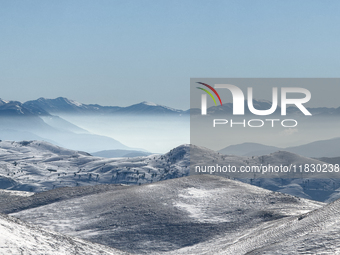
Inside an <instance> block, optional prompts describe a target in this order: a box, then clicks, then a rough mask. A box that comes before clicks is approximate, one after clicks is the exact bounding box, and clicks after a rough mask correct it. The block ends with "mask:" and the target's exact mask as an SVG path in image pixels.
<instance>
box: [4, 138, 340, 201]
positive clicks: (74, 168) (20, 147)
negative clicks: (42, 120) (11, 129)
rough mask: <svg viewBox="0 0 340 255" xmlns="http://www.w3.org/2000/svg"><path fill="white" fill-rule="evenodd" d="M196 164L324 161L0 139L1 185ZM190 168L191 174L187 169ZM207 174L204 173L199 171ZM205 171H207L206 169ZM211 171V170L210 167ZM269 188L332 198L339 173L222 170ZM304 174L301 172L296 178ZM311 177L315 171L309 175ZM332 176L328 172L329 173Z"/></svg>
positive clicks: (98, 178) (138, 176) (167, 174)
mask: <svg viewBox="0 0 340 255" xmlns="http://www.w3.org/2000/svg"><path fill="white" fill-rule="evenodd" d="M190 162H191V164H193V165H194V164H196V165H200V164H202V165H205V164H212V165H216V164H219V165H229V164H230V165H233V166H237V167H239V166H259V165H268V164H271V165H280V164H282V165H290V164H296V165H299V164H305V163H308V164H324V162H321V161H319V160H316V159H311V158H306V157H301V156H299V155H296V154H293V153H290V152H285V151H279V152H275V153H272V154H270V155H264V156H259V157H241V156H229V155H221V154H219V153H217V152H215V151H212V150H209V149H206V148H203V147H197V146H189V145H181V146H178V147H176V148H174V149H173V150H171V151H169V152H168V153H166V154H159V155H150V156H141V157H133V158H129V157H128V158H101V157H93V156H91V155H90V154H88V153H85V152H79V151H73V150H68V149H64V148H61V147H58V146H55V145H52V144H49V143H47V142H41V141H24V142H10V141H2V142H0V188H2V189H11V190H22V191H32V192H40V191H46V190H51V189H55V188H59V187H75V186H83V185H97V184H114V183H118V184H128V185H139V184H144V183H152V182H157V181H160V180H166V179H173V178H178V177H183V176H188V175H189V174H190V171H189V168H190ZM191 174H195V173H194V171H193V170H192V171H191ZM204 174H207V173H204ZM208 174H209V173H208ZM215 175H216V173H215ZM222 175H223V176H225V177H229V178H238V179H239V180H242V181H243V182H246V183H249V184H253V185H256V186H259V187H263V188H266V189H269V190H272V191H280V192H284V193H287V194H291V195H295V196H299V197H303V198H309V199H314V200H319V201H327V202H331V201H334V200H335V199H336V198H338V197H339V196H340V195H339V191H338V190H337V189H338V188H340V179H339V178H337V177H338V175H339V173H333V174H331V175H329V176H328V177H329V178H316V179H312V178H309V177H311V176H309V175H308V174H306V175H304V176H301V175H296V174H295V175H282V174H281V175H278V174H274V175H271V176H270V177H271V178H264V177H269V176H264V175H262V174H261V173H255V174H254V173H252V174H240V173H239V174H236V175H231V174H228V173H227V174H225V173H223V174H222ZM301 177H304V178H301ZM314 177H315V176H314ZM330 177H333V178H330Z"/></svg>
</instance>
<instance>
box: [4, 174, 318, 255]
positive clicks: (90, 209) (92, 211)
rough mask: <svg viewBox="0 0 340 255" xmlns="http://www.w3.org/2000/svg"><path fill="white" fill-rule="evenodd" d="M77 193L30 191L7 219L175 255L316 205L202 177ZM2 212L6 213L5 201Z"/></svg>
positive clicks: (227, 239) (71, 190) (138, 250)
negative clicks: (182, 249) (10, 217)
mask: <svg viewBox="0 0 340 255" xmlns="http://www.w3.org/2000/svg"><path fill="white" fill-rule="evenodd" d="M81 188H82V187H76V188H64V189H61V190H60V191H59V190H51V191H48V192H43V193H40V194H36V195H34V196H32V197H29V198H27V200H28V201H30V202H29V203H28V204H26V208H30V209H23V208H22V209H20V211H19V212H16V213H14V214H11V215H12V216H15V217H19V218H20V219H22V220H25V221H28V222H31V223H34V224H36V225H39V226H43V227H44V228H46V229H49V230H53V231H57V232H61V233H64V234H68V235H72V236H76V237H80V238H84V239H87V240H90V241H94V242H99V243H101V244H105V245H109V246H111V247H114V248H118V249H120V250H125V251H129V252H133V253H144V254H150V253H152V252H155V253H162V252H165V251H174V252H175V253H174V254H176V250H177V249H180V248H182V247H188V246H192V245H195V244H200V243H204V242H212V241H214V240H216V239H219V238H221V237H223V238H224V241H223V243H224V244H227V243H233V242H235V240H236V239H237V238H240V236H239V233H240V232H242V231H245V230H251V229H253V228H256V227H260V226H261V225H262V224H264V223H266V222H276V221H277V220H278V219H281V218H285V217H290V216H298V215H300V214H302V213H307V212H309V211H311V210H314V209H317V208H320V207H321V206H322V205H323V203H320V202H315V201H310V200H306V199H301V198H297V197H293V196H290V195H285V194H282V193H277V192H272V191H268V190H265V189H261V188H258V187H255V186H252V185H249V184H244V183H242V182H239V181H233V180H229V179H226V178H222V177H217V176H209V175H203V176H190V177H184V178H177V179H172V180H167V181H162V182H157V183H153V184H147V185H142V186H130V187H128V186H111V185H104V187H103V188H102V189H103V190H102V191H99V190H97V189H95V190H93V192H92V194H91V193H90V194H89V193H85V192H86V189H85V188H83V191H82V192H84V194H82V192H77V189H81ZM97 188H99V186H97ZM59 192H60V193H64V194H69V196H68V197H65V196H62V195H61V194H58V193H59ZM35 196H36V198H34V197H35ZM56 197H59V198H58V199H56ZM43 200H44V202H41V201H43ZM36 201H40V202H41V203H40V205H39V203H37V202H36ZM22 203H24V199H22V201H21V204H22ZM17 204H18V203H17ZM5 207H8V208H10V207H11V205H10V203H8V204H7V205H5ZM15 207H17V206H15ZM12 210H13V208H12ZM7 212H10V211H7ZM206 248H208V246H207V247H206ZM210 248H211V247H210ZM195 254H201V253H200V252H197V253H195ZM210 254H213V253H210ZM229 254H232V253H229Z"/></svg>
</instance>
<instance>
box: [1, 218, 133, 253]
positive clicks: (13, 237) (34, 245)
mask: <svg viewBox="0 0 340 255" xmlns="http://www.w3.org/2000/svg"><path fill="white" fill-rule="evenodd" d="M0 254H2V255H19V254H23V255H71V254H72V255H73V254H82V255H97V254H98V255H99V254H103V255H104V254H105V255H123V254H128V253H126V252H122V251H119V250H116V249H113V248H110V247H106V246H103V245H100V244H96V243H91V242H88V241H84V240H81V239H78V238H74V237H69V236H65V235H62V234H59V233H54V232H51V231H46V230H43V229H41V228H39V227H36V226H33V225H32V224H28V223H25V222H22V221H20V220H18V219H16V218H14V217H10V216H6V215H2V214H0Z"/></svg>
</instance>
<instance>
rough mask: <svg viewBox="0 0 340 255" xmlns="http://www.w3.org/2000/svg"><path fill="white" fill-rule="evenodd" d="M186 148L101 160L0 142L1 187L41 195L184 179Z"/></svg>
mask: <svg viewBox="0 0 340 255" xmlns="http://www.w3.org/2000/svg"><path fill="white" fill-rule="evenodd" d="M188 151H189V146H181V147H178V148H175V149H174V150H172V151H170V152H169V153H167V154H165V155H150V156H146V157H145V156H144V157H135V158H114V159H109V158H100V157H93V156H91V155H90V154H88V153H85V152H79V151H73V150H68V149H64V148H61V147H58V146H55V145H52V144H49V143H47V142H42V141H23V142H10V141H2V142H0V188H3V189H13V190H24V191H33V192H40V191H44V190H50V189H54V188H58V187H65V186H68V187H70V186H71V187H73V186H81V185H96V184H100V183H123V184H143V183H150V182H155V181H159V180H165V179H170V178H177V177H182V176H186V175H188V173H189V167H188V166H189V153H188Z"/></svg>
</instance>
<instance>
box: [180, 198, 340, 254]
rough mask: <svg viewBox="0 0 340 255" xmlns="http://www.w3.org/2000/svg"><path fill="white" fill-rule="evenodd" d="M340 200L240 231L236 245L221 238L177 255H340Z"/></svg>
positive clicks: (183, 250) (236, 237)
mask: <svg viewBox="0 0 340 255" xmlns="http://www.w3.org/2000/svg"><path fill="white" fill-rule="evenodd" d="M339 213H340V200H337V201H335V202H333V203H331V204H328V205H326V206H324V207H322V208H319V209H316V210H314V211H312V212H308V213H304V214H301V215H299V216H292V217H287V218H283V219H278V220H275V221H271V222H266V223H263V224H262V225H261V226H260V227H255V228H252V229H247V230H244V231H240V232H239V233H238V235H237V236H235V238H234V240H233V242H226V240H228V239H229V236H227V235H225V236H221V237H219V238H216V239H215V240H213V241H212V242H209V243H208V242H205V243H202V244H199V245H196V246H192V247H190V248H186V249H181V250H177V251H176V253H173V254H176V255H178V254H186V255H189V254H202V255H204V254H206V255H208V254H216V255H222V254H233V255H243V254H249V255H255V254H256V255H262V254H271V255H291V254H329V255H331V254H332V255H333V254H340V243H339V238H340V225H339V221H340V216H339Z"/></svg>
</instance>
